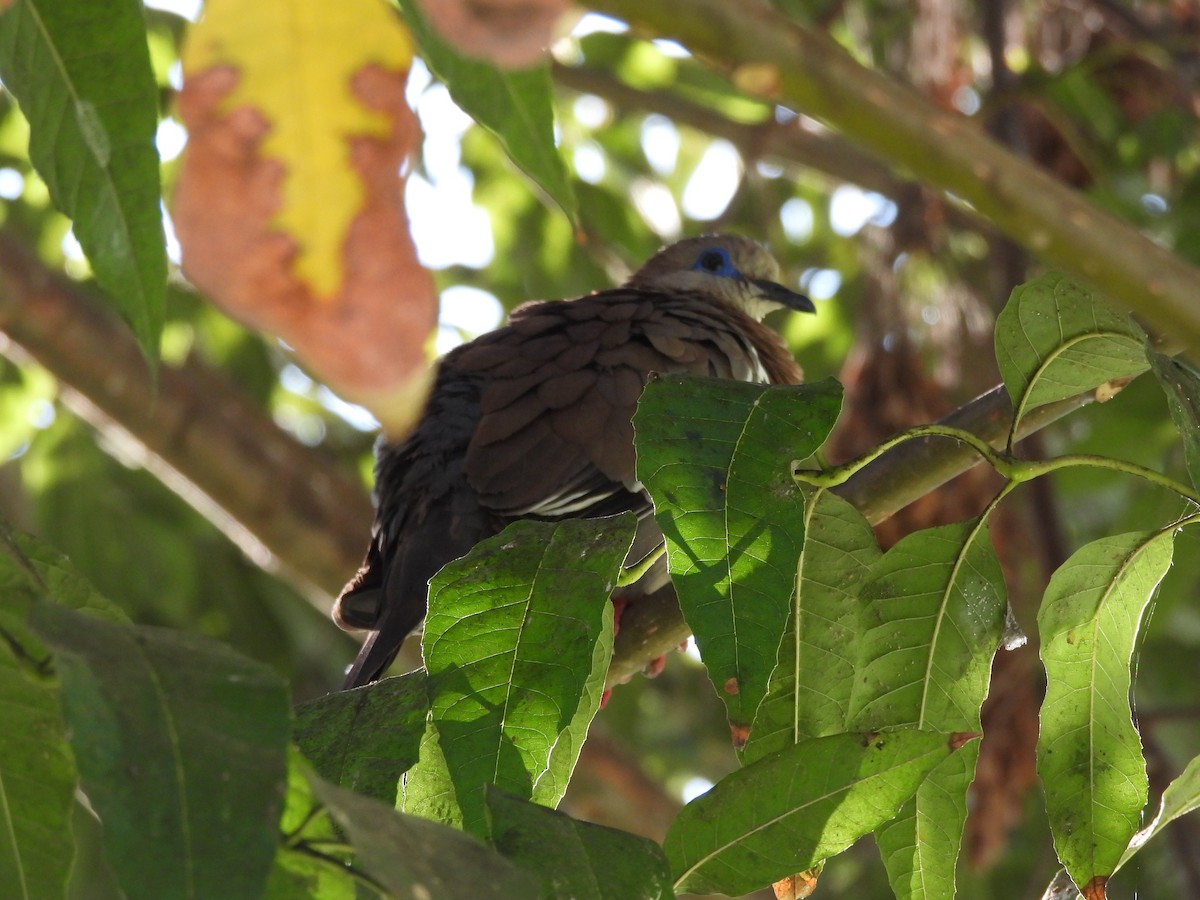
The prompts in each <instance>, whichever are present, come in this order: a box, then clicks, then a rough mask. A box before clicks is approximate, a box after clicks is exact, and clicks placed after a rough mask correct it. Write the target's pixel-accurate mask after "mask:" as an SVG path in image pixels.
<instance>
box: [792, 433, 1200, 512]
mask: <svg viewBox="0 0 1200 900" xmlns="http://www.w3.org/2000/svg"><path fill="white" fill-rule="evenodd" d="M923 437H947V438H951V439H952V440H956V441H960V442H962V443H964V444H967V445H968V446H970V447H971V448H973V449H974V450H975V451H976V452H977V453H978V454H979V455H980V456H982V457H983V458H984V459H985V460H987V461H988V463H990V464H991V466H992V468H994V469H995V470H996V471H997V472H999V473H1000V475H1002V476H1003V477H1004V478H1007V479H1008V480H1009V481H1011V482H1013V483H1014V484H1021V483H1023V482H1026V481H1032V480H1033V479H1035V478H1040V477H1041V476H1043V475H1048V474H1049V473H1050V472H1054V471H1057V470H1058V469H1066V468H1069V467H1071V466H1091V467H1093V468H1098V469H1109V470H1111V471H1113V472H1122V473H1124V474H1126V475H1136V476H1138V477H1140V478H1144V479H1145V480H1146V481H1149V482H1151V483H1152V484H1156V485H1158V486H1159V487H1163V488H1166V489H1167V490H1169V491H1173V492H1174V493H1176V494H1178V495H1179V496H1181V497H1185V498H1187V499H1188V500H1190V501H1192V502H1193V503H1195V504H1196V505H1197V506H1200V493H1197V492H1196V491H1195V490H1193V489H1192V488H1190V487H1188V486H1187V485H1185V484H1182V483H1180V482H1178V481H1176V480H1175V479H1174V478H1170V477H1169V476H1167V475H1163V474H1162V473H1161V472H1155V471H1154V470H1153V469H1148V468H1146V467H1145V466H1140V465H1138V464H1137V463H1132V462H1126V461H1125V460H1121V459H1111V458H1110V457H1107V456H1096V455H1094V454H1089V453H1076V454H1070V455H1067V456H1059V457H1055V458H1054V459H1043V460H1024V459H1015V458H1014V457H1012V456H1010V455H1009V454H1008V453H1006V452H1003V451H1000V450H996V449H995V448H994V447H992V446H991V445H990V444H989V443H988V442H987V441H985V440H984V439H983V438H981V437H979V436H978V435H975V434H972V433H971V432H969V431H963V430H962V429H961V428H950V427H948V426H945V425H921V426H918V427H917V428H910V429H909V430H907V431H903V432H901V433H900V434H897V435H895V436H894V437H891V438H889V439H888V440H886V441H884V442H883V443H882V444H880V445H879V446H877V447H874V448H872V449H871V450H869V451H867V452H866V453H864V454H863V455H862V456H860V457H858V458H857V459H853V460H851V461H850V462H848V463H844V464H842V465H840V466H835V467H833V468H831V469H825V470H814V469H797V470H795V471H793V473H792V476H793V477H794V478H795V479H796V480H797V481H800V482H803V483H805V484H811V485H816V486H818V487H836V486H837V485H839V484H842V483H844V482H845V481H847V480H848V479H849V478H851V477H852V476H853V475H854V474H855V473H856V472H858V471H859V470H860V469H862V468H864V467H866V466H867V465H869V464H870V463H872V462H873V461H874V460H876V459H877V458H878V457H880V456H881V455H883V454H884V453H886V452H887V451H888V450H890V449H892V448H893V447H895V446H896V445H898V444H901V443H903V442H905V441H908V440H912V439H913V438H923Z"/></svg>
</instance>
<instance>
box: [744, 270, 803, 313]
mask: <svg viewBox="0 0 1200 900" xmlns="http://www.w3.org/2000/svg"><path fill="white" fill-rule="evenodd" d="M751 280H752V283H753V284H754V286H755V287H756V288H758V289H759V291H761V292H762V296H763V297H764V298H765V299H767V300H770V301H771V302H773V303H778V304H779V305H780V306H786V307H787V308H788V309H794V310H796V312H808V313H815V312H816V311H817V308H816V307H815V306H813V302H812V301H811V300H809V299H808V298H807V297H805V296H804V295H803V294H797V293H796V292H795V291H792V290H788V289H787V288H785V287H784V286H783V285H782V284H776V283H775V282H774V281H767V279H765V278H754V279H751Z"/></svg>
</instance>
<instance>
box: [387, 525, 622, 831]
mask: <svg viewBox="0 0 1200 900" xmlns="http://www.w3.org/2000/svg"><path fill="white" fill-rule="evenodd" d="M634 527H635V519H634V517H633V516H632V515H631V514H628V513H626V514H623V515H621V516H617V517H613V518H610V519H590V520H588V519H581V520H567V521H563V522H559V523H548V522H528V521H526V522H516V523H514V524H513V525H510V526H509V527H508V528H506V529H505V530H504V531H503V532H502V533H501V534H499V535H497V536H496V537H494V538H491V539H489V540H487V541H484V542H482V543H480V544H479V545H478V546H476V547H475V548H474V549H473V550H472V551H471V552H470V553H469V554H468V555H467V556H465V557H463V558H462V559H461V560H458V561H457V562H454V563H451V564H450V565H448V566H446V568H444V569H443V570H442V571H441V572H440V573H439V574H438V575H437V576H435V577H434V579H433V581H432V583H431V585H430V592H429V615H428V617H427V618H426V620H425V636H424V641H423V649H424V654H425V665H426V668H427V670H428V672H429V675H428V686H429V696H430V702H431V706H432V714H431V724H430V731H429V732H428V733H427V734H426V738H425V741H424V742H423V744H422V748H421V763H420V764H418V766H416V767H415V768H414V769H413V770H412V771H410V772H409V775H408V777H407V778H406V779H405V788H404V793H405V797H404V808H405V809H406V810H409V811H420V812H421V813H422V814H427V815H432V816H434V817H436V818H439V819H441V820H443V821H445V820H447V814H448V813H449V814H450V817H449V820H450V821H456V816H457V815H458V814H461V817H462V824H463V826H464V828H465V829H466V830H467V831H470V832H472V833H474V834H478V835H485V834H486V833H487V827H486V822H485V809H484V787H485V785H487V784H495V785H497V786H498V787H501V788H503V789H504V790H506V791H509V792H510V793H514V794H517V795H518V796H522V797H527V798H531V799H533V800H535V801H537V802H539V803H543V804H545V805H547V806H555V805H557V803H558V801H559V800H560V799H561V798H562V795H563V793H564V792H565V791H566V787H567V782H568V780H569V779H570V774H571V771H572V769H574V767H575V761H576V759H577V757H578V753H579V748H580V747H581V746H582V744H583V739H584V737H585V735H586V734H587V728H588V726H589V725H590V723H591V719H592V716H594V715H595V712H596V709H597V708H598V707H599V703H600V694H601V691H602V688H603V682H604V676H605V674H606V673H607V671H608V661H609V657H610V656H611V653H612V606H611V604H610V603H609V602H608V598H609V595H610V594H611V593H612V589H613V585H614V583H615V580H616V576H617V572H618V570H619V568H620V565H621V562H622V560H623V559H624V557H625V554H626V552H628V550H629V546H630V544H631V543H632V540H633V530H634ZM431 741H433V742H435V743H436V747H434V746H432V745H431V744H430V742H431ZM435 752H436V753H440V754H441V756H442V757H443V758H444V762H445V771H444V773H443V772H442V771H441V767H440V766H438V765H436V764H435V763H434V762H433V761H432V758H431V754H433V753H435ZM446 778H448V779H449V784H450V785H451V788H452V791H453V795H454V796H453V803H451V802H450V799H449V798H447V796H446V787H447V785H446ZM455 806H457V808H458V810H459V812H458V813H456V812H455V810H454V807H455Z"/></svg>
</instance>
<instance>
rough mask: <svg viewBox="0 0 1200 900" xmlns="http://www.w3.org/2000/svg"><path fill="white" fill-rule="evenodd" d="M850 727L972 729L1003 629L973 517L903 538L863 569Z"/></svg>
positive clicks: (991, 556)
mask: <svg viewBox="0 0 1200 900" xmlns="http://www.w3.org/2000/svg"><path fill="white" fill-rule="evenodd" d="M861 597H862V600H863V603H864V609H865V613H864V616H865V621H864V629H863V632H864V633H863V635H862V637H861V638H860V640H859V646H858V664H857V666H856V675H855V679H854V691H853V694H852V696H851V699H850V709H849V724H850V727H852V728H859V729H863V728H894V727H897V726H901V725H912V726H914V727H917V728H934V729H939V730H946V731H973V730H977V729H978V728H979V706H980V704H981V703H982V702H983V698H984V697H985V696H987V683H988V674H989V671H990V664H991V659H992V656H993V655H994V654H995V652H996V648H997V647H998V646H999V644H1000V636H1001V634H1002V632H1003V628H1004V614H1005V608H1006V594H1005V589H1004V576H1003V573H1002V572H1001V571H1000V563H999V561H998V560H997V559H996V553H995V551H994V550H993V549H992V544H991V540H990V538H989V537H988V533H987V529H986V528H984V527H983V524H982V523H981V522H980V520H979V519H971V520H969V521H966V522H957V523H955V524H952V525H941V526H939V527H937V528H928V529H925V530H924V531H918V532H915V533H913V534H910V535H907V536H906V537H904V538H903V539H902V540H900V541H899V542H898V543H897V544H896V545H895V546H894V547H892V548H891V549H890V550H889V551H888V552H887V553H885V554H884V555H883V556H882V557H881V558H880V559H879V561H878V562H876V563H875V564H874V565H873V566H872V567H871V570H870V571H869V572H868V573H867V579H866V582H865V583H864V584H863V587H862V591H861Z"/></svg>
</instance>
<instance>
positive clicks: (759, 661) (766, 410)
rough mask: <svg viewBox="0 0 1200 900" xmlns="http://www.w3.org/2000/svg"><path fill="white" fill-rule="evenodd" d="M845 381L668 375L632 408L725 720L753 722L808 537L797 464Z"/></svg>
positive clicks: (680, 584) (642, 470) (644, 469)
mask: <svg viewBox="0 0 1200 900" xmlns="http://www.w3.org/2000/svg"><path fill="white" fill-rule="evenodd" d="M841 399H842V393H841V385H839V384H837V383H836V382H834V381H832V380H830V381H823V382H820V383H818V384H806V385H776V386H767V385H761V384H747V383H745V382H740V381H727V380H720V379H707V378H703V379H701V378H690V377H683V376H664V377H662V378H659V379H656V380H654V381H652V382H651V383H650V384H649V385H647V386H646V390H645V391H644V392H643V394H642V398H641V400H640V402H639V403H638V409H637V413H636V414H635V415H634V418H633V426H634V431H635V436H636V443H637V451H638V460H637V472H638V478H639V479H640V480H641V482H642V484H644V485H645V486H646V489H647V490H648V491H649V492H650V496H651V497H653V498H654V510H655V517H656V519H657V521H658V524H659V527H660V528H662V531H663V534H664V535H665V536H666V539H667V549H668V553H669V556H668V563H669V566H670V570H671V580H672V581H673V582H674V584H675V589H676V591H677V592H678V594H679V604H680V607H681V608H682V609H683V615H684V618H685V619H686V620H687V623H688V626H689V627H690V628H691V629H692V632H693V633H694V634H695V636H696V645H697V647H698V648H699V650H700V655H701V657H702V658H703V659H704V664H705V666H706V667H707V668H708V674H709V677H710V678H711V679H712V681H713V684H714V685H715V686H716V688H717V692H718V693H719V694H720V696H721V698H722V699H723V700H724V701H725V706H726V711H727V713H728V715H729V720H730V722H732V723H733V724H734V725H735V726H741V727H748V726H749V725H750V724H751V722H752V721H753V718H754V713H755V710H757V709H758V704H759V702H760V701H761V700H762V698H763V696H764V695H765V693H766V690H767V682H768V680H769V679H770V676H771V672H772V670H773V669H774V668H775V663H776V659H777V654H778V650H779V644H780V639H781V638H782V636H783V632H784V629H785V628H786V626H787V618H788V610H789V607H790V605H791V596H792V593H793V591H794V590H795V586H796V564H797V560H798V559H799V557H800V548H801V546H802V543H803V540H804V497H803V494H802V493H801V491H800V488H799V487H798V486H797V485H796V483H795V481H794V479H793V478H792V475H791V467H792V462H793V461H794V460H796V459H804V458H805V457H807V456H810V455H812V454H813V453H814V452H815V451H816V450H817V448H819V447H820V446H821V444H822V443H823V442H824V441H825V438H826V437H827V436H828V434H829V430H830V429H831V428H832V427H833V422H834V420H835V419H836V418H837V413H838V410H839V408H840V407H841Z"/></svg>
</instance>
